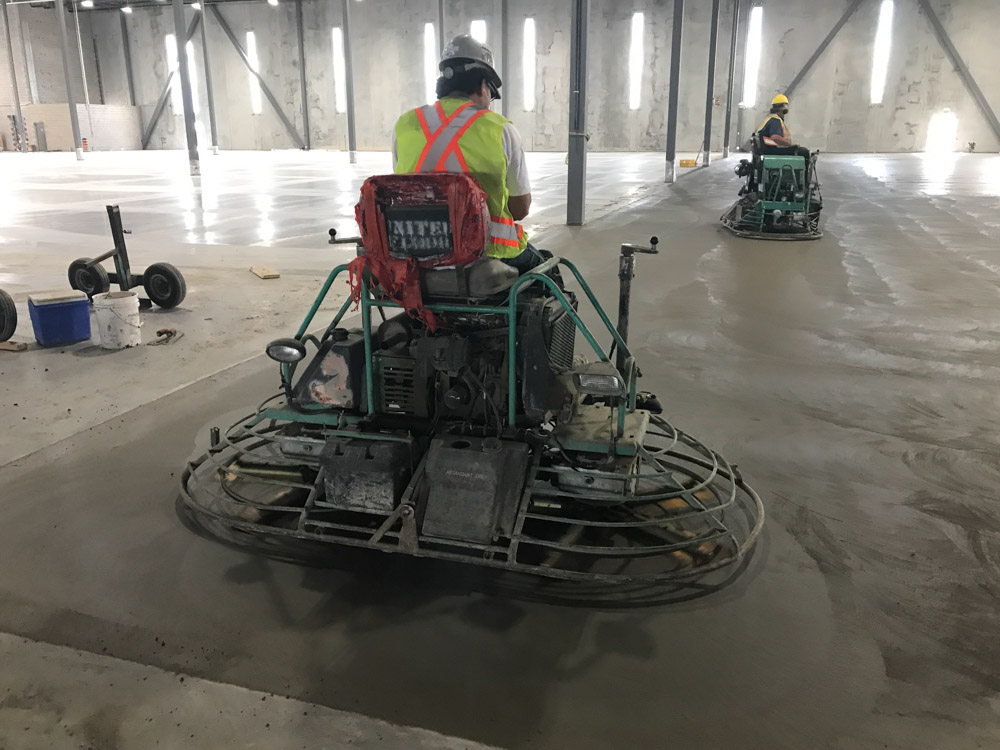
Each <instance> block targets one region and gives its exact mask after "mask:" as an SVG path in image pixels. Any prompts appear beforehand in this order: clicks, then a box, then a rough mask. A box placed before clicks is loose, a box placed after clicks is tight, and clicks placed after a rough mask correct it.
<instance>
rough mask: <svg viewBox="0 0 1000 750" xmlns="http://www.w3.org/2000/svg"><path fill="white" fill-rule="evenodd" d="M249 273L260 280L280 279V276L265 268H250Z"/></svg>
mask: <svg viewBox="0 0 1000 750" xmlns="http://www.w3.org/2000/svg"><path fill="white" fill-rule="evenodd" d="M250 273H252V274H253V275H254V276H257V277H259V278H261V279H280V278H281V274H280V273H278V272H277V271H275V270H274V269H273V268H268V267H267V266H250Z"/></svg>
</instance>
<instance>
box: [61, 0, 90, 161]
mask: <svg viewBox="0 0 1000 750" xmlns="http://www.w3.org/2000/svg"><path fill="white" fill-rule="evenodd" d="M55 11H56V18H57V19H58V21H59V40H60V42H61V43H62V44H61V45H60V48H59V51H60V53H61V55H62V67H63V79H64V80H65V81H66V102H67V103H68V105H69V124H70V127H71V128H72V130H73V148H74V149H75V150H76V160H77V161H83V143H82V142H81V141H80V118H79V117H78V116H77V112H76V101H75V100H74V99H73V79H72V77H71V76H70V74H69V35H68V34H67V33H66V9H65V8H64V7H63V4H62V0H59V2H57V3H56V4H55Z"/></svg>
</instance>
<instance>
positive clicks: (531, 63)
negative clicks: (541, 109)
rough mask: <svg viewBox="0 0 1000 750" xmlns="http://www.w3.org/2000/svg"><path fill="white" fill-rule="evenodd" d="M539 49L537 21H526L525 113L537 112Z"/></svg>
mask: <svg viewBox="0 0 1000 750" xmlns="http://www.w3.org/2000/svg"><path fill="white" fill-rule="evenodd" d="M537 57H538V49H537V47H536V44H535V19H534V18H525V19H524V51H523V59H522V60H521V70H522V71H523V72H524V81H523V85H522V90H523V91H524V111H525V112H534V111H535V61H536V59H537Z"/></svg>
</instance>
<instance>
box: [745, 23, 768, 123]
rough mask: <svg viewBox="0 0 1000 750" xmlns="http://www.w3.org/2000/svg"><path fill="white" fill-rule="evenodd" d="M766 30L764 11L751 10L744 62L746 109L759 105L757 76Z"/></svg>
mask: <svg viewBox="0 0 1000 750" xmlns="http://www.w3.org/2000/svg"><path fill="white" fill-rule="evenodd" d="M763 30H764V9H763V8H762V7H761V6H759V5H757V6H755V7H754V8H752V9H751V10H750V24H749V26H748V27H747V53H746V58H745V59H744V61H743V66H744V67H743V101H742V102H741V103H742V104H743V106H744V107H753V106H754V105H756V104H757V75H758V73H760V49H761V38H762V35H763Z"/></svg>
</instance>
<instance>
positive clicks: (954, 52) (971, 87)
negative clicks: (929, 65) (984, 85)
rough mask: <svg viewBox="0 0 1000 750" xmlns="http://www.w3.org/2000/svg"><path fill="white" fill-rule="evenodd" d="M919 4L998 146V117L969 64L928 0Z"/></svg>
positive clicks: (999, 137)
mask: <svg viewBox="0 0 1000 750" xmlns="http://www.w3.org/2000/svg"><path fill="white" fill-rule="evenodd" d="M917 2H918V3H919V4H920V7H921V9H922V10H923V12H924V15H925V16H927V20H928V22H929V23H930V25H931V28H932V29H933V30H934V34H935V35H936V36H937V38H938V42H939V43H940V44H941V47H942V48H944V51H945V54H946V55H948V59H949V60H950V61H951V64H952V65H953V66H954V67H955V72H956V73H958V77H959V78H961V79H962V83H963V84H964V85H965V88H966V89H967V90H968V92H969V95H970V96H972V99H973V101H975V103H976V106H977V107H978V108H979V111H980V113H981V114H982V115H983V117H984V118H985V120H986V123H987V124H988V125H989V126H990V130H992V131H993V135H994V136H996V139H997V142H998V144H997V145H998V147H1000V119H997V114H996V112H995V111H994V110H993V107H992V106H990V102H989V100H988V99H987V98H986V95H985V94H984V93H983V90H982V89H981V88H979V84H978V83H977V82H976V79H975V77H974V76H973V75H972V71H970V70H969V66H968V65H966V64H965V60H963V59H962V56H961V54H959V52H958V48H957V47H955V44H954V42H952V41H951V37H950V36H948V31H947V30H946V29H945V27H944V25H943V24H942V23H941V19H940V18H938V16H937V13H935V12H934V8H932V7H931V4H930V2H929V1H928V0H917Z"/></svg>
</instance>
